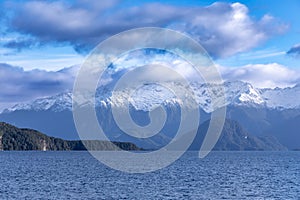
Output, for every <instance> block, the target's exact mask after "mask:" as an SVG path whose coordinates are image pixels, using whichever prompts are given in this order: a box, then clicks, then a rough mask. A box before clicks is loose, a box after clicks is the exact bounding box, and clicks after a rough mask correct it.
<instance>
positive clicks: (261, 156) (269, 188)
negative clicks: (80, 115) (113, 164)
mask: <svg viewBox="0 0 300 200" xmlns="http://www.w3.org/2000/svg"><path fill="white" fill-rule="evenodd" d="M197 153H198V152H187V153H186V154H184V156H183V157H181V158H180V159H179V160H177V161H176V162H175V163H173V164H172V165H170V166H169V167H167V168H164V169H162V170H159V171H155V172H151V173H145V174H127V173H124V172H120V171H116V170H113V169H110V168H108V167H106V166H105V165H103V164H101V163H100V162H99V161H97V160H96V159H94V158H93V157H92V156H91V155H90V154H89V153H88V152H34V151H33V152H8V151H7V152H0V158H1V164H0V170H1V177H0V184H1V187H0V199H251V200H252V199H300V152H211V153H210V154H209V155H208V156H207V157H206V158H204V159H199V158H198V157H197V155H198V154H197ZM124 165H126V163H124Z"/></svg>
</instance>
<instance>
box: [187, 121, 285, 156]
mask: <svg viewBox="0 0 300 200" xmlns="http://www.w3.org/2000/svg"><path fill="white" fill-rule="evenodd" d="M209 123H210V122H209V120H208V121H205V122H204V123H203V124H201V125H200V127H199V129H198V131H197V135H196V138H195V140H194V142H193V143H192V145H191V146H190V149H191V150H199V149H200V146H201V145H202V143H203V140H204V136H205V133H206V132H207V129H208V126H209ZM213 150H217V151H228V150H230V151H243V150H248V151H249V150H251V151H258V150H259V151H261V150H268V151H270V150H271V151H281V150H287V148H286V147H285V146H283V145H282V144H280V143H279V142H278V140H277V139H276V138H275V137H273V136H264V137H256V136H254V135H252V134H250V133H248V132H247V131H246V130H245V129H244V128H243V127H242V126H241V125H240V124H239V123H238V122H237V121H233V120H228V119H227V120H226V121H225V124H224V127H223V130H222V133H221V136H220V138H219V140H218V142H217V144H216V145H215V146H214V148H213Z"/></svg>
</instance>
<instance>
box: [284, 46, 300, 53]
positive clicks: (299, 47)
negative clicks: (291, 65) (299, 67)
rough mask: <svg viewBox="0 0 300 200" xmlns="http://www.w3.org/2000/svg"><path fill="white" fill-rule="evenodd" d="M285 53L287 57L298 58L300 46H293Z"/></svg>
mask: <svg viewBox="0 0 300 200" xmlns="http://www.w3.org/2000/svg"><path fill="white" fill-rule="evenodd" d="M286 53H287V54H289V55H294V56H300V44H297V45H294V46H293V47H292V48H290V50H288V51H287V52H286Z"/></svg>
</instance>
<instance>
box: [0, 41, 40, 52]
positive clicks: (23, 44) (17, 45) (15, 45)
mask: <svg viewBox="0 0 300 200" xmlns="http://www.w3.org/2000/svg"><path fill="white" fill-rule="evenodd" d="M3 46H4V47H6V48H10V49H16V50H18V51H21V50H22V49H28V48H33V47H37V46H40V44H39V42H38V41H37V40H33V39H21V40H11V41H8V42H6V43H4V44H3Z"/></svg>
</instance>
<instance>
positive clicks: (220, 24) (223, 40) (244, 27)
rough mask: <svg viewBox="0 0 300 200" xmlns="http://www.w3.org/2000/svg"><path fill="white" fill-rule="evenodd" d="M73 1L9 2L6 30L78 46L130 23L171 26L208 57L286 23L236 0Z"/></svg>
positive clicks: (242, 46)
mask: <svg viewBox="0 0 300 200" xmlns="http://www.w3.org/2000/svg"><path fill="white" fill-rule="evenodd" d="M75 2H76V3H75V4H73V5H70V4H67V3H62V2H58V1H51V2H45V1H27V2H24V3H21V4H17V5H14V6H13V7H12V9H14V10H15V13H16V14H15V15H14V17H13V18H12V19H11V25H12V26H11V29H13V30H15V31H17V32H21V33H25V34H29V35H31V36H32V37H34V38H35V39H38V40H39V42H40V43H42V44H43V43H47V42H53V41H54V42H67V43H70V44H72V45H73V46H74V48H75V49H76V50H78V51H81V50H84V49H86V48H88V47H94V46H95V45H96V44H98V43H99V42H100V41H101V40H103V39H104V38H107V37H109V36H111V35H113V34H116V33H119V32H121V31H124V30H128V29H131V28H137V27H145V26H158V27H171V28H174V29H176V30H180V31H182V32H185V33H187V34H189V35H191V36H192V37H194V38H195V39H196V40H197V41H199V42H200V43H201V44H203V46H204V47H205V48H206V49H207V51H208V52H209V53H210V54H211V55H212V56H214V57H227V56H231V55H234V54H236V53H239V52H244V51H247V50H249V49H251V48H253V47H256V46H257V45H259V44H260V43H261V42H263V41H265V40H266V39H268V38H269V37H271V36H272V35H274V34H279V33H281V32H283V31H284V30H286V28H287V26H286V25H284V24H281V23H279V22H278V21H277V20H276V19H275V18H273V17H272V16H270V15H264V16H263V17H262V18H261V19H258V20H256V19H254V18H252V17H250V15H249V10H248V8H247V7H246V6H245V5H243V4H241V3H232V4H230V3H214V4H212V5H210V6H206V7H201V6H193V7H188V6H175V5H167V4H162V3H144V4H141V5H140V6H129V7H122V8H121V9H119V8H118V6H117V3H116V2H117V1H113V2H110V1H108V0H106V1H104V2H102V1H101V3H99V4H98V5H102V6H91V5H94V4H89V3H86V4H84V3H82V2H86V1H84V0H81V1H75ZM93 2H94V1H93ZM32 21H34V23H32ZM33 41H35V40H33ZM26 44H27V43H26ZM13 46H17V44H15V43H14V45H13Z"/></svg>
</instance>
